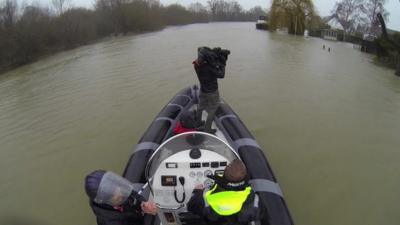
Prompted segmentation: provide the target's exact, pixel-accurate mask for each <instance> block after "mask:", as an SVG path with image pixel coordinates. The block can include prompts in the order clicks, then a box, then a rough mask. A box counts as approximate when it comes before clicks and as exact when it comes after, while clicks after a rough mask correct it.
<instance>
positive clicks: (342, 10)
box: [332, 0, 363, 33]
mask: <svg viewBox="0 0 400 225" xmlns="http://www.w3.org/2000/svg"><path fill="white" fill-rule="evenodd" d="M362 12H363V0H343V1H341V2H336V5H335V8H334V9H333V11H332V13H333V17H334V18H335V19H336V21H337V22H338V23H339V24H340V25H341V26H342V27H343V30H344V31H345V32H346V33H349V32H354V31H355V30H356V28H357V26H358V24H360V23H362V20H363V18H362Z"/></svg>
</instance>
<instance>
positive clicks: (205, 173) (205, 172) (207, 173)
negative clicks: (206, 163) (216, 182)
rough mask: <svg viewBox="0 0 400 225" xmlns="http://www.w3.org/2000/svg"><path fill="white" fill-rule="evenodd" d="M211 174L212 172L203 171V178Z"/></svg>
mask: <svg viewBox="0 0 400 225" xmlns="http://www.w3.org/2000/svg"><path fill="white" fill-rule="evenodd" d="M212 174H213V172H212V171H211V170H206V171H204V176H205V177H207V176H210V175H212Z"/></svg>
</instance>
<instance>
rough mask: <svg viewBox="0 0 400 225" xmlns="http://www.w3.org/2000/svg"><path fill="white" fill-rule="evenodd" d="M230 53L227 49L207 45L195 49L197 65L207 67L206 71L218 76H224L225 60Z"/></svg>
mask: <svg viewBox="0 0 400 225" xmlns="http://www.w3.org/2000/svg"><path fill="white" fill-rule="evenodd" d="M230 53H231V52H230V51H229V50H228V49H221V48H220V47H217V48H213V49H211V48H209V47H199V48H198V49H197V63H198V67H200V68H202V67H208V69H207V71H208V73H211V74H213V75H215V76H216V77H218V78H224V76H225V66H226V61H227V60H228V55H229V54H230ZM196 71H197V70H196Z"/></svg>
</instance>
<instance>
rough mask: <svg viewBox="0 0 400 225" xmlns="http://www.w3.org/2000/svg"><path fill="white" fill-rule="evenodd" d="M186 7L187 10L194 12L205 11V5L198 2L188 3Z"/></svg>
mask: <svg viewBox="0 0 400 225" xmlns="http://www.w3.org/2000/svg"><path fill="white" fill-rule="evenodd" d="M188 9H189V11H191V12H195V13H203V12H207V9H206V7H205V6H203V4H201V3H200V2H196V3H192V4H190V5H189V7H188Z"/></svg>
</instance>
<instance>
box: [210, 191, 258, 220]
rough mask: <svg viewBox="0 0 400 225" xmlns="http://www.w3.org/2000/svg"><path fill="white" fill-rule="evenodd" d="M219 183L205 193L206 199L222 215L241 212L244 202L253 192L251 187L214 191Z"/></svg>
mask: <svg viewBox="0 0 400 225" xmlns="http://www.w3.org/2000/svg"><path fill="white" fill-rule="evenodd" d="M216 188H217V185H214V187H213V188H212V189H211V190H209V191H207V192H206V193H205V195H204V197H205V201H206V202H207V203H208V204H209V205H210V207H211V208H212V209H213V210H214V211H215V212H216V213H217V214H218V215H220V216H230V215H233V214H235V213H238V212H240V210H241V209H242V206H243V203H244V202H245V201H246V199H247V197H248V196H249V194H250V192H251V187H246V189H244V190H243V191H222V192H217V193H213V192H214V191H215V189H216Z"/></svg>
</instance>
